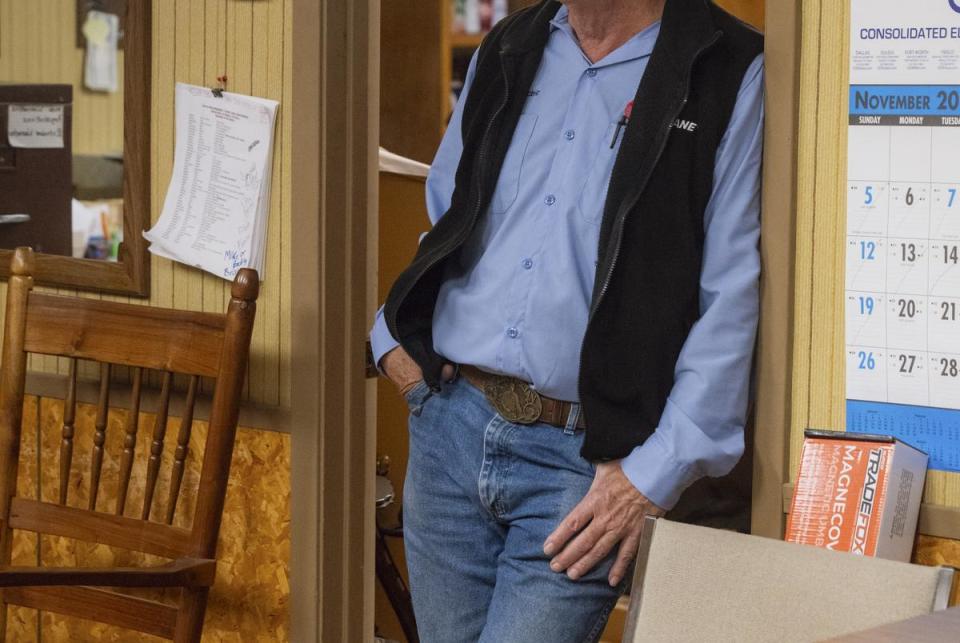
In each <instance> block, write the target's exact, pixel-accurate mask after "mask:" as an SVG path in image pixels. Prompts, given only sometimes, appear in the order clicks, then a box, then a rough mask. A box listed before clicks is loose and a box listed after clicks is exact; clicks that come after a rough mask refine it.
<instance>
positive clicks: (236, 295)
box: [0, 248, 259, 565]
mask: <svg viewBox="0 0 960 643" xmlns="http://www.w3.org/2000/svg"><path fill="white" fill-rule="evenodd" d="M32 270H33V253H32V252H31V251H30V250H29V249H25V248H20V249H18V250H17V251H16V253H15V256H14V259H13V262H12V266H11V273H12V276H11V278H10V281H9V284H8V290H7V310H6V321H5V326H4V335H3V349H2V350H3V352H2V360H3V361H2V363H0V520H2V529H0V565H4V564H9V562H10V548H11V540H12V530H13V529H23V530H27V531H34V532H38V533H43V534H52V535H56V536H64V537H67V538H74V539H78V540H82V541H88V542H95V543H101V544H105V545H109V546H114V547H120V548H123V549H129V550H133V551H138V552H143V553H147V554H153V555H158V556H163V557H167V558H180V557H197V558H215V554H216V544H217V537H218V534H219V530H220V520H221V515H222V511H223V504H224V498H225V495H226V490H227V480H228V475H229V468H230V460H231V456H232V453H233V445H234V438H235V434H236V427H237V418H238V413H239V403H240V396H241V393H242V390H243V382H244V376H245V374H246V364H247V356H248V351H249V345H250V336H251V332H252V328H253V321H254V314H255V311H256V303H255V302H256V298H257V294H258V290H259V279H258V277H257V273H256V271H253V270H247V269H244V270H241V271H240V272H239V273H238V275H237V277H236V279H235V280H234V282H233V286H232V290H231V297H232V298H231V300H230V303H229V306H228V309H227V312H226V314H210V313H197V312H187V311H177V310H167V309H160V308H151V307H146V306H137V305H133V304H123V303H115V302H107V301H99V300H93V299H82V298H76V297H61V296H55V295H48V294H41V293H36V292H32V286H33V281H32V277H31V274H32ZM29 353H36V354H43V355H56V356H61V357H65V358H67V359H68V360H69V364H70V369H69V376H68V384H67V392H66V393H67V394H66V401H65V405H64V413H63V427H62V436H61V438H62V439H61V443H60V448H59V470H60V481H59V494H58V501H57V502H42V501H41V500H39V499H36V500H35V499H30V498H24V497H18V495H17V488H16V484H17V470H18V459H19V448H20V432H21V429H20V425H21V419H22V409H23V401H24V387H25V377H26V364H27V355H28V354H29ZM78 360H93V361H97V362H99V363H100V369H99V370H100V395H99V402H98V406H97V418H96V423H95V431H94V435H93V440H92V444H90V445H81V444H76V445H75V444H74V435H75V426H74V423H75V417H76V400H77V395H76V390H77V372H78V364H77V362H78ZM115 365H122V366H126V367H129V368H130V369H131V379H132V395H131V411H130V412H129V414H128V416H127V421H126V425H125V427H124V430H125V435H124V442H123V451H122V454H120V458H119V459H120V463H119V473H118V477H119V479H118V480H116V487H115V489H116V492H117V493H116V496H117V497H116V501H115V502H109V503H108V502H107V498H105V497H104V496H103V494H99V493H98V492H99V490H100V489H101V487H102V486H103V485H102V481H101V472H102V471H103V470H104V469H103V461H104V443H105V437H106V430H107V420H108V408H109V402H110V375H111V368H112V367H113V366H115ZM148 370H156V371H159V372H160V373H161V375H160V381H161V382H162V390H161V392H160V396H159V409H158V411H157V419H156V422H155V424H154V426H153V427H152V437H151V446H150V450H149V453H145V454H143V456H144V457H145V458H146V459H147V465H146V468H147V470H146V477H145V478H146V481H145V488H144V489H143V502H142V505H141V506H139V507H131V506H129V505H130V504H131V503H128V502H127V499H128V497H129V495H130V494H129V491H130V486H131V485H130V483H131V471H132V469H133V464H134V459H135V455H136V454H135V447H136V444H137V433H138V431H139V428H140V427H139V413H138V411H139V404H140V393H141V384H142V382H143V381H144V379H145V377H146V375H145V372H146V371H148ZM174 373H177V374H183V375H185V376H186V377H187V383H188V384H187V392H186V396H185V397H186V400H185V405H184V412H183V413H182V421H181V424H180V427H179V432H178V435H177V437H176V440H177V446H176V451H175V454H174V457H173V462H172V464H171V470H170V473H169V478H168V479H169V492H168V493H167V494H164V495H165V496H166V497H165V498H161V497H157V496H156V491H157V481H158V479H159V478H160V477H161V463H162V457H161V456H162V453H163V448H164V444H165V441H166V429H167V420H168V408H169V402H170V398H171V395H172V388H173V386H172V384H173V375H174ZM201 377H211V378H215V385H214V391H213V401H212V404H211V411H210V417H209V428H208V434H207V437H206V444H205V449H204V452H203V455H202V461H201V469H200V477H199V483H198V485H197V487H196V489H195V490H194V489H186V488H184V489H183V490H182V489H181V487H185V486H186V485H182V484H181V483H182V481H183V478H184V476H183V474H184V468H185V462H186V458H187V450H188V445H189V443H190V437H191V427H192V425H193V408H194V402H195V400H196V397H197V389H198V386H199V380H200V378H201ZM75 449H77V450H79V449H89V453H90V460H89V462H90V464H89V470H88V471H85V472H84V473H85V474H87V473H88V475H86V476H85V477H86V479H87V480H88V481H89V488H88V489H87V490H86V491H87V494H86V495H87V497H86V501H85V502H83V503H82V506H73V505H76V504H78V503H77V499H78V496H77V492H76V490H74V489H71V488H70V485H68V480H69V479H70V473H71V467H72V466H73V452H74V450H75ZM50 455H51V456H54V457H55V455H54V454H50ZM111 483H113V481H111ZM191 486H192V485H191ZM111 488H114V487H111ZM138 491H139V489H138ZM68 492H69V493H68ZM191 492H192V493H194V494H195V495H194V496H192V497H190V500H191V501H193V502H192V503H191V504H190V506H191V507H193V515H192V521H191V523H190V526H189V527H178V526H174V525H173V522H174V513H175V510H176V507H177V503H178V501H180V502H183V500H184V498H185V496H187V494H189V493H191ZM71 494H72V495H73V497H68V496H70V495H71ZM98 499H99V500H100V502H99V503H98ZM110 500H112V498H111V499H110ZM108 505H109V506H108Z"/></svg>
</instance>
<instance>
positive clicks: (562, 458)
mask: <svg viewBox="0 0 960 643" xmlns="http://www.w3.org/2000/svg"><path fill="white" fill-rule="evenodd" d="M407 402H408V404H409V406H410V460H409V464H408V467H407V478H406V482H405V484H404V490H403V515H404V540H405V545H406V554H407V567H408V570H409V573H410V589H411V593H412V594H413V606H414V612H415V613H416V617H417V625H418V627H419V630H420V637H421V639H422V640H423V641H424V643H434V642H436V643H455V642H458V641H464V642H466V641H484V642H489V643H507V642H510V641H518V642H519V641H523V642H527V641H551V642H554V641H556V642H562V641H571V642H574V641H576V642H578V643H579V642H580V641H595V640H597V639H598V638H599V636H600V634H601V633H602V632H603V628H604V625H605V624H606V621H607V618H608V616H609V615H610V611H611V609H613V606H614V605H615V603H616V600H617V597H618V596H619V595H620V593H621V592H622V591H623V589H624V587H610V585H609V583H608V582H607V574H608V572H609V571H610V567H611V566H612V564H613V561H614V558H615V556H616V550H614V551H613V552H612V553H611V554H610V555H609V556H608V557H607V559H606V560H604V561H603V562H602V563H601V564H600V565H598V566H597V568H595V569H594V570H592V571H591V572H590V573H589V574H587V575H586V576H584V577H582V578H581V579H580V580H578V581H571V580H570V579H569V578H567V576H566V575H565V574H562V573H561V574H558V573H556V572H553V571H551V570H550V567H549V562H550V559H549V558H548V557H547V556H545V555H544V553H543V542H544V540H546V538H547V536H548V535H549V534H550V533H551V532H552V531H553V530H554V529H555V528H556V526H557V525H558V524H559V522H560V521H561V520H562V519H563V518H564V517H565V516H566V515H567V513H568V512H569V511H570V510H571V509H573V507H574V506H576V504H577V503H578V502H580V500H582V499H583V497H584V496H585V495H586V493H587V490H588V489H589V488H590V484H591V482H592V481H593V476H594V472H595V469H594V467H593V465H592V464H590V463H589V462H587V461H586V460H584V459H583V458H581V457H580V446H581V444H582V443H583V432H582V431H575V430H573V429H571V428H569V427H568V428H567V429H566V430H564V429H562V428H557V427H554V426H550V425H547V424H533V425H528V426H521V425H517V424H511V423H510V422H507V421H506V420H504V419H503V418H502V417H501V416H500V415H498V414H497V413H496V411H495V410H494V409H493V408H492V407H491V405H490V403H489V402H488V401H487V400H486V398H485V397H484V396H483V394H482V393H481V392H480V391H479V390H477V389H476V388H474V387H473V386H472V385H471V384H469V383H468V382H467V381H465V380H464V379H462V378H461V379H459V380H457V381H455V382H453V383H450V384H445V385H444V387H443V389H442V390H441V391H440V392H437V393H434V392H432V391H431V390H430V389H429V388H428V387H427V386H426V385H424V384H423V383H421V384H418V385H417V386H416V387H415V388H414V389H413V390H411V391H410V392H409V393H408V394H407ZM574 415H575V414H574ZM575 423H576V418H575V417H574V421H573V422H572V423H571V424H572V425H575ZM627 577H629V574H628V575H627ZM625 585H626V581H625V582H624V586H625Z"/></svg>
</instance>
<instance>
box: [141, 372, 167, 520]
mask: <svg viewBox="0 0 960 643" xmlns="http://www.w3.org/2000/svg"><path fill="white" fill-rule="evenodd" d="M172 381H173V373H171V372H170V371H165V372H164V373H163V384H162V385H161V387H160V408H158V409H157V420H156V422H155V423H154V425H153V442H152V443H151V444H150V459H149V460H148V461H147V486H146V488H145V489H144V492H143V511H142V512H141V514H140V518H141V520H149V519H150V506H151V505H152V504H153V494H154V492H155V491H156V490H157V475H158V474H159V472H160V460H161V458H162V456H163V442H164V440H165V439H166V436H167V416H168V413H169V410H170V388H171V383H172Z"/></svg>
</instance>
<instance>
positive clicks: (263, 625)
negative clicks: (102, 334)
mask: <svg viewBox="0 0 960 643" xmlns="http://www.w3.org/2000/svg"><path fill="white" fill-rule="evenodd" d="M127 413H128V412H127V411H126V410H120V409H117V410H113V411H112V412H111V414H110V420H109V424H108V427H107V441H106V444H105V446H104V448H105V457H104V464H103V477H102V480H101V487H100V494H99V497H98V501H97V507H98V509H99V510H101V511H113V509H114V507H115V503H116V497H117V495H116V484H117V482H116V481H117V478H118V470H119V461H120V453H121V451H122V449H123V435H124V431H123V429H124V425H125V421H126V417H127ZM95 416H96V408H95V407H93V406H90V405H80V406H79V408H78V412H77V423H76V435H75V444H76V448H75V453H74V460H73V467H72V470H71V477H70V485H69V495H68V499H67V503H68V504H69V505H72V506H83V507H86V502H87V499H88V498H89V467H90V459H89V454H90V446H91V445H92V443H93V426H94V418H95ZM154 421H155V416H153V415H151V414H147V413H142V414H141V416H140V431H139V434H138V441H137V446H136V454H137V456H136V457H137V459H136V462H135V465H134V469H133V476H132V479H131V483H130V495H129V497H128V501H127V505H126V512H125V513H126V515H127V516H134V515H135V514H136V515H138V513H139V509H140V507H141V505H142V502H143V487H144V480H145V471H146V456H147V455H149V452H150V439H151V438H150V436H151V434H152V431H153V423H154ZM62 423H63V402H62V401H60V400H51V399H40V398H36V397H31V398H28V399H27V402H26V404H25V407H24V417H23V435H22V439H21V451H22V456H21V463H22V466H21V469H20V475H19V480H18V489H19V495H21V496H23V497H30V498H36V497H37V496H38V494H39V497H40V498H41V499H42V500H44V501H46V502H56V499H57V489H58V488H59V465H58V456H57V453H58V450H59V444H60V432H61V427H62ZM178 428H179V420H177V419H171V420H170V421H169V423H168V431H167V436H168V439H167V443H166V448H165V450H164V453H163V456H162V467H161V470H160V478H159V481H158V485H157V493H156V496H155V501H154V503H153V509H154V512H153V513H154V515H160V514H161V513H162V511H163V509H164V508H165V507H166V504H165V503H166V498H167V490H168V488H169V487H168V484H169V477H170V469H171V463H172V461H173V450H174V448H175V447H176V441H175V439H170V436H171V435H173V436H175V435H176V433H177V430H178ZM206 435H207V424H206V423H205V422H196V423H195V424H194V432H193V435H192V436H191V441H190V450H189V453H188V458H187V466H186V471H185V474H184V482H183V485H184V486H183V489H182V491H181V494H182V495H181V502H180V503H179V504H178V505H177V514H176V517H175V519H174V524H175V525H178V526H181V527H189V525H190V516H191V513H192V511H193V509H194V502H193V500H194V490H195V489H196V485H197V482H198V480H199V473H200V459H201V457H202V453H203V451H202V450H203V444H204V441H205V439H206ZM38 445H39V451H38ZM289 477H290V437H289V435H286V434H282V433H275V432H272V431H260V430H251V429H245V428H241V429H240V430H239V431H238V433H237V444H236V448H235V449H234V454H233V462H232V464H231V477H230V485H229V487H228V489H227V500H226V506H225V508H224V515H223V525H222V528H221V532H220V544H219V547H218V556H219V563H218V565H217V579H216V583H215V585H214V587H213V590H212V592H211V594H210V603H209V606H208V608H207V618H206V623H205V626H204V640H205V641H237V642H240V641H244V642H245V641H285V640H287V639H288V631H289V630H288V627H289V623H288V620H289V614H288V604H289V596H290V587H289V581H288V578H289V558H290V480H289ZM16 536H17V537H16V538H15V540H14V564H21V565H35V564H37V562H38V561H39V562H41V563H42V564H43V565H47V566H54V565H68V566H69V565H79V566H84V567H93V566H110V565H155V564H159V563H160V562H161V560H162V559H159V558H155V557H151V556H147V555H143V554H134V553H131V552H127V551H124V550H120V549H113V548H109V547H106V546H103V545H92V544H88V543H81V542H77V541H73V540H69V539H66V538H59V537H51V536H43V537H42V538H40V547H39V549H38V547H37V536H36V535H35V534H30V533H26V532H17V534H16ZM146 596H148V597H150V598H154V599H157V600H169V599H170V597H171V596H173V595H172V594H166V595H165V594H164V593H163V591H159V592H157V591H154V592H153V593H147V594H146ZM37 619H38V615H37V612H36V611H35V610H28V609H23V608H16V607H11V608H10V615H9V620H8V626H9V627H10V633H9V634H8V640H11V641H23V642H24V643H26V642H27V641H46V642H60V641H63V642H67V641H71V642H72V641H78V642H85V641H129V642H131V643H133V642H134V641H145V640H151V641H152V640H160V639H155V638H153V637H146V636H143V635H139V634H135V633H131V632H128V631H124V630H120V629H118V628H113V627H108V626H106V625H102V624H97V623H93V622H89V621H83V620H79V619H74V618H66V617H61V616H59V615H56V614H53V613H49V612H44V613H42V614H41V615H40V628H39V631H38V623H37Z"/></svg>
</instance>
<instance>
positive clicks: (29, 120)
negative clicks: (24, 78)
mask: <svg viewBox="0 0 960 643" xmlns="http://www.w3.org/2000/svg"><path fill="white" fill-rule="evenodd" d="M7 110H8V111H7V139H8V140H9V141H10V146H11V147H24V148H33V149H44V148H47V149H56V148H62V147H63V114H64V109H63V105H10V106H8V107H7Z"/></svg>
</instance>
